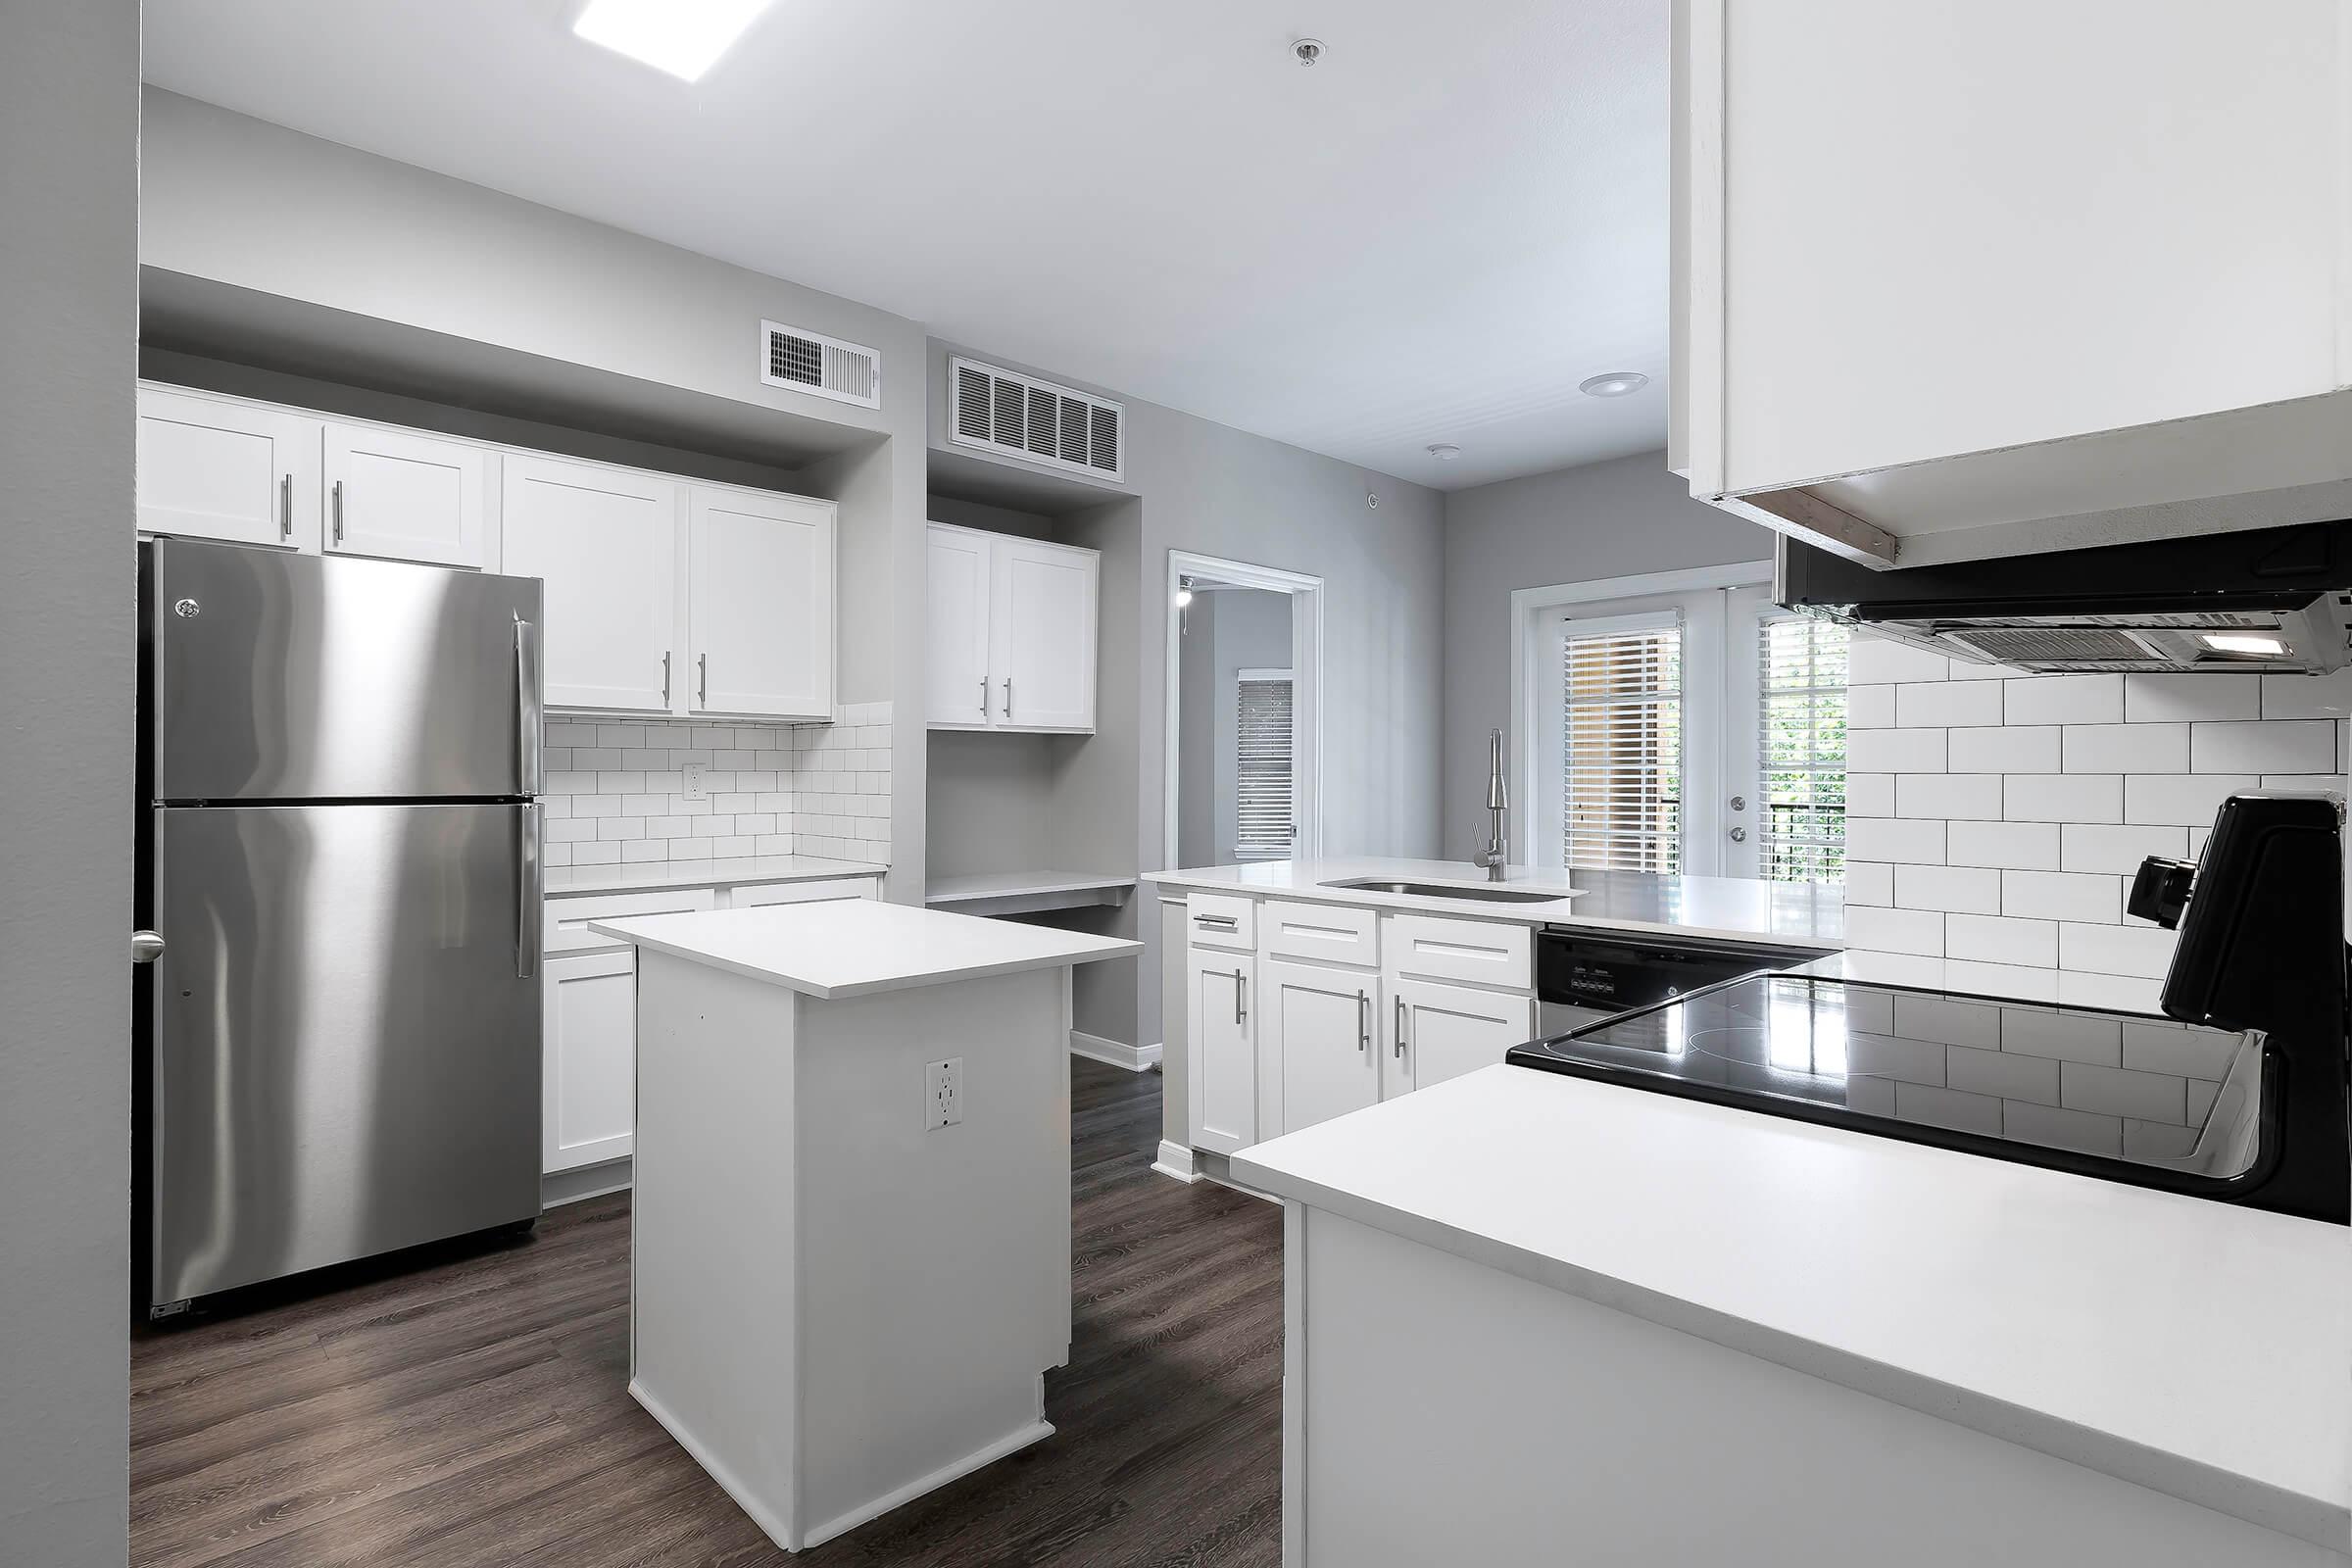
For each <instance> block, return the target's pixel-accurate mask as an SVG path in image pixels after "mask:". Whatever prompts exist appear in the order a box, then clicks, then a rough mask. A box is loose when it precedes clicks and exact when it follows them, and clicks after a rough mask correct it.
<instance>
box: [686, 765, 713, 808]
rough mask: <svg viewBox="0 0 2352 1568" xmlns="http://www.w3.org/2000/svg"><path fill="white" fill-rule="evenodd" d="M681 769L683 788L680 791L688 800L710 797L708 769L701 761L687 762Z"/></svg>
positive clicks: (709, 774)
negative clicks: (683, 776) (683, 775)
mask: <svg viewBox="0 0 2352 1568" xmlns="http://www.w3.org/2000/svg"><path fill="white" fill-rule="evenodd" d="M683 771H684V773H685V778H684V780H683V783H684V784H685V788H684V789H683V790H682V791H681V792H680V793H681V794H682V795H683V796H684V797H685V798H686V799H687V800H690V801H707V800H709V799H710V798H711V769H710V768H709V767H707V766H706V765H704V764H703V763H701V762H688V763H687V764H686V766H685V768H684V769H683Z"/></svg>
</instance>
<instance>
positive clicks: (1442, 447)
mask: <svg viewBox="0 0 2352 1568" xmlns="http://www.w3.org/2000/svg"><path fill="white" fill-rule="evenodd" d="M1429 455H1430V456H1431V457H1433V458H1435V459H1437V460H1438V461H1439V462H1440V463H1451V462H1452V461H1453V460H1454V459H1456V458H1458V457H1460V456H1461V455H1462V449H1461V448H1460V447H1457V446H1455V445H1454V444H1453V443H1452V442H1450V441H1441V442H1439V443H1438V444H1437V445H1436V446H1433V447H1431V448H1430V449H1429Z"/></svg>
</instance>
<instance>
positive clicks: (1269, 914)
mask: <svg viewBox="0 0 2352 1568" xmlns="http://www.w3.org/2000/svg"><path fill="white" fill-rule="evenodd" d="M1257 951H1258V952H1259V953H1260V954H1261V955H1263V956H1266V957H1269V958H1306V959H1309V960H1311V961H1313V962H1316V963H1351V964H1356V965H1359V966H1361V967H1363V968H1367V969H1374V968H1378V967H1379V966H1380V913H1379V911H1378V910H1376V909H1364V908H1357V907H1354V906H1352V905H1347V904H1293V903H1289V902H1287V901H1284V900H1280V899H1268V900H1267V901H1266V902H1265V905H1264V906H1263V907H1261V908H1260V909H1259V910H1258V911H1257Z"/></svg>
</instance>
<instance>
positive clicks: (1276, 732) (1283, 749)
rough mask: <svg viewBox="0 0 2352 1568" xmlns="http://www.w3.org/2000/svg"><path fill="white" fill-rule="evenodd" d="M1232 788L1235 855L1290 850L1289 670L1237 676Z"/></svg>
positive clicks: (1277, 855) (1269, 856) (1284, 854)
mask: <svg viewBox="0 0 2352 1568" xmlns="http://www.w3.org/2000/svg"><path fill="white" fill-rule="evenodd" d="M1238 696H1239V703H1238V707H1239V710H1240V716H1239V719H1238V721H1237V724H1236V730H1237V733H1238V742H1237V744H1238V746H1239V753H1238V755H1237V756H1236V758H1235V768H1234V771H1235V790H1236V794H1237V796H1238V802H1239V817H1240V824H1239V827H1238V829H1237V831H1236V842H1235V844H1234V854H1235V855H1236V856H1237V857H1238V858H1242V859H1245V860H1280V859H1287V858H1289V857H1290V853H1291V822H1292V816H1293V812H1292V805H1291V789H1292V783H1291V779H1292V773H1291V672H1290V671H1289V670H1287V669H1245V670H1243V671H1242V672H1241V676H1240V681H1239V692H1238Z"/></svg>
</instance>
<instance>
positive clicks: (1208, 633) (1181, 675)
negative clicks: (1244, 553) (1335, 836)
mask: <svg viewBox="0 0 2352 1568" xmlns="http://www.w3.org/2000/svg"><path fill="white" fill-rule="evenodd" d="M1167 593H1168V599H1167V604H1168V607H1169V610H1168V658H1167V767H1166V773H1167V781H1166V800H1165V823H1164V839H1165V843H1164V845H1163V850H1164V858H1165V862H1166V863H1167V864H1168V865H1170V866H1200V865H1231V864H1237V863H1248V862H1250V861H1254V860H1288V859H1295V858H1314V857H1315V856H1316V855H1317V854H1319V853H1320V845H1321V837H1322V834H1321V822H1320V820H1319V817H1320V812H1319V811H1318V810H1317V789H1316V775H1317V772H1318V764H1319V762H1320V759H1321V744H1320V728H1319V725H1318V722H1317V708H1318V704H1317V696H1318V689H1319V687H1320V685H1321V668H1320V662H1321V646H1322V637H1321V627H1320V613H1319V612H1320V605H1321V596H1322V580H1321V579H1320V578H1316V577H1308V576H1303V575H1301V574H1299V573H1297V572H1286V571H1280V570H1277V569H1275V568H1273V567H1268V566H1257V565H1252V564H1248V563H1245V562H1234V561H1222V560H1218V559H1216V558H1213V557H1208V556H1197V555H1193V554H1191V553H1189V552H1185V551H1170V552H1169V553H1168V581H1167Z"/></svg>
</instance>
